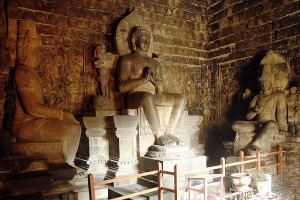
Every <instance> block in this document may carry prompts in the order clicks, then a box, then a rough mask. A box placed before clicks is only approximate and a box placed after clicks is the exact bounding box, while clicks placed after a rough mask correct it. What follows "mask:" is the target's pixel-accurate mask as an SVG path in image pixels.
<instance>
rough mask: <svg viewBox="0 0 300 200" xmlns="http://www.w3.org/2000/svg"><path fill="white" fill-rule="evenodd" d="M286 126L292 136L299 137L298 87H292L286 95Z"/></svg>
mask: <svg viewBox="0 0 300 200" xmlns="http://www.w3.org/2000/svg"><path fill="white" fill-rule="evenodd" d="M287 107H288V118H287V119H288V125H289V132H290V133H291V134H292V135H299V132H300V97H299V87H298V86H292V87H291V88H290V90H289V95H287Z"/></svg>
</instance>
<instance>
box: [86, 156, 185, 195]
mask: <svg viewBox="0 0 300 200" xmlns="http://www.w3.org/2000/svg"><path fill="white" fill-rule="evenodd" d="M178 172H179V170H178V166H177V165H175V166H174V172H170V171H165V170H162V166H161V163H160V162H159V163H158V170H154V171H150V172H145V173H141V174H136V175H130V176H123V177H120V178H115V179H109V180H103V181H99V182H95V179H94V175H93V174H89V176H88V179H89V194H90V199H91V200H96V194H95V187H96V186H97V185H106V184H110V183H115V182H119V181H124V180H128V179H136V178H139V177H144V176H150V175H157V187H154V188H150V189H147V190H143V191H139V192H135V193H131V194H128V195H124V196H121V197H117V198H114V199H113V200H121V199H127V198H131V197H136V196H140V195H144V194H148V193H150V192H156V191H157V192H158V199H159V200H163V191H164V190H165V191H168V192H172V193H174V194H175V199H179V198H180V197H179V194H180V191H179V189H180V187H179V174H178ZM163 174H169V175H173V176H174V189H170V188H165V187H163V182H162V175H163Z"/></svg>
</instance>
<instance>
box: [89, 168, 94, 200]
mask: <svg viewBox="0 0 300 200" xmlns="http://www.w3.org/2000/svg"><path fill="white" fill-rule="evenodd" d="M88 179H89V195H90V200H96V194H95V180H94V175H93V174H89V176H88Z"/></svg>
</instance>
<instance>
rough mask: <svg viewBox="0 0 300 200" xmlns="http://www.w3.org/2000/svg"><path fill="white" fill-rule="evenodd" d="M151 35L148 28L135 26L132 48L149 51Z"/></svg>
mask: <svg viewBox="0 0 300 200" xmlns="http://www.w3.org/2000/svg"><path fill="white" fill-rule="evenodd" d="M150 37H151V35H150V32H149V31H148V30H147V29H146V28H144V27H142V26H137V27H135V28H134V30H133V32H132V35H131V43H132V49H133V50H135V51H136V50H138V51H145V52H147V51H148V49H149V46H150Z"/></svg>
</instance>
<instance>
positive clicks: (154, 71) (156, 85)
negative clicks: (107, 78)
mask: <svg viewBox="0 0 300 200" xmlns="http://www.w3.org/2000/svg"><path fill="white" fill-rule="evenodd" d="M150 37H151V35H150V32H149V31H148V30H147V29H146V28H144V27H143V26H137V27H134V28H133V31H132V34H131V44H132V45H131V47H132V50H133V52H132V53H130V54H127V55H124V56H122V57H121V58H120V61H119V66H118V67H119V72H118V88H119V91H120V92H123V93H127V99H126V100H127V107H128V108H130V109H132V108H143V110H144V113H145V116H146V118H147V120H148V122H149V125H150V127H151V130H152V132H153V134H154V136H155V138H156V143H157V144H158V145H163V146H173V145H178V144H181V141H180V140H179V139H178V138H177V137H176V136H175V135H174V130H175V128H176V126H177V125H178V122H179V121H180V118H181V116H182V115H183V112H184V109H185V106H186V104H187V97H186V96H185V95H183V94H175V93H166V92H165V91H164V87H163V81H162V74H161V73H162V69H161V65H160V63H159V62H158V61H157V60H156V59H154V58H152V57H150V56H148V54H147V52H148V49H149V46H150ZM156 105H162V106H171V107H172V111H171V116H170V119H169V121H168V124H167V128H166V130H165V131H163V130H162V126H161V123H160V120H159V115H158V112H157V108H156Z"/></svg>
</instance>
